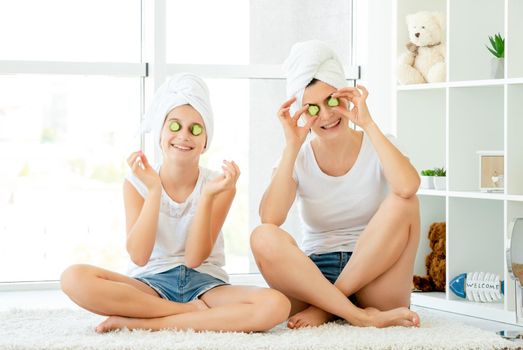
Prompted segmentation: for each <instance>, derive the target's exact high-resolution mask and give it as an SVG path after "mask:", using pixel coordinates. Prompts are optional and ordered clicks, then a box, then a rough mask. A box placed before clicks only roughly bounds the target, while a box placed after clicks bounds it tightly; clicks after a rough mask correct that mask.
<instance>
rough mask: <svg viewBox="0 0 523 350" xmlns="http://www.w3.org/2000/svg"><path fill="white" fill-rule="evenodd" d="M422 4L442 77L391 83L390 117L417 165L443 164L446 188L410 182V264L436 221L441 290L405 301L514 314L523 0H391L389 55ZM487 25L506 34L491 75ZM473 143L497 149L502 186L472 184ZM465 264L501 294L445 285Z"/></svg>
mask: <svg viewBox="0 0 523 350" xmlns="http://www.w3.org/2000/svg"><path fill="white" fill-rule="evenodd" d="M425 10H426V11H438V12H441V13H442V14H443V15H444V18H445V22H446V33H445V35H446V41H445V45H446V49H447V55H446V64H447V81H446V82H444V83H437V84H416V85H395V86H394V87H393V89H394V94H393V95H394V97H395V98H394V99H393V100H394V110H395V111H394V117H395V125H396V133H397V137H398V142H399V144H400V145H401V147H402V149H403V150H404V151H405V153H406V154H407V155H408V156H409V158H410V160H411V162H412V163H413V165H414V166H415V167H416V169H418V171H420V170H421V169H427V168H434V167H445V168H446V169H447V190H446V191H437V190H420V191H419V192H418V197H419V199H420V203H421V240H420V247H419V249H418V255H417V259H416V265H415V274H417V275H425V274H426V271H425V257H426V255H427V254H428V253H429V250H430V248H429V246H428V241H427V237H426V236H427V232H428V228H429V226H430V225H431V224H432V223H433V222H441V221H445V222H446V223H447V276H446V278H447V288H446V289H447V290H446V292H444V293H441V292H440V293H438V292H432V293H413V296H412V303H413V304H415V305H420V306H425V307H431V308H436V309H440V310H444V311H451V312H455V313H461V314H466V315H469V316H474V317H480V318H485V319H490V320H495V321H500V322H507V323H513V324H516V317H515V311H514V300H515V299H514V298H515V297H514V291H515V289H514V281H512V280H511V279H510V277H509V275H508V271H507V266H506V262H505V249H506V244H507V240H506V237H507V230H508V226H509V224H510V222H511V221H512V220H513V218H514V217H521V216H523V1H521V0H423V1H420V0H396V6H395V11H396V13H395V14H394V15H393V16H394V19H393V30H392V33H393V43H394V42H395V43H396V50H395V52H394V53H393V55H394V56H393V62H394V64H395V65H396V62H397V57H398V56H399V54H400V53H402V52H403V51H404V50H405V44H406V43H407V42H408V33H407V25H406V22H405V17H406V15H407V14H411V13H415V12H418V11H425ZM496 33H501V34H502V36H503V37H505V39H506V40H505V67H504V68H505V69H504V77H503V78H499V79H494V77H493V72H492V68H491V60H492V57H493V56H492V55H491V53H490V52H489V51H488V50H487V49H486V47H485V45H487V44H488V36H489V35H494V34H496ZM394 71H395V69H394ZM480 150H492V151H503V152H504V154H505V165H504V166H505V169H504V175H505V190H504V192H501V193H500V192H498V193H484V192H480V191H479V178H478V177H479V170H478V167H479V164H478V163H479V161H478V156H477V154H476V152H477V151H480ZM471 271H485V272H494V273H496V274H499V276H500V277H501V278H502V279H503V280H504V281H505V294H504V298H503V300H502V302H500V303H476V302H470V301H467V300H464V299H461V298H459V297H457V296H456V295H454V294H453V293H452V292H451V291H450V289H449V288H448V283H449V281H450V280H451V279H452V278H454V277H455V276H457V275H459V274H461V273H464V272H471Z"/></svg>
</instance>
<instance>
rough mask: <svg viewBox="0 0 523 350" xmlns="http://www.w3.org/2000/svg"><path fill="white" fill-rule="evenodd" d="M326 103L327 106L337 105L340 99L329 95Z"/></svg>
mask: <svg viewBox="0 0 523 350" xmlns="http://www.w3.org/2000/svg"><path fill="white" fill-rule="evenodd" d="M327 105H329V107H337V106H339V105H340V100H338V98H336V97H332V96H331V97H329V100H328V101H327Z"/></svg>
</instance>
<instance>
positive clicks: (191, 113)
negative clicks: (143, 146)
mask: <svg viewBox="0 0 523 350" xmlns="http://www.w3.org/2000/svg"><path fill="white" fill-rule="evenodd" d="M206 139H207V134H206V132H205V126H204V123H203V119H202V117H201V115H200V113H198V112H197V111H196V110H195V109H194V108H193V107H192V106H190V105H183V106H178V107H176V108H174V109H173V110H172V111H170V112H169V114H167V117H166V118H165V122H164V124H163V128H162V133H161V136H160V145H161V147H162V152H163V157H164V159H165V160H167V159H170V160H177V159H178V160H179V159H185V160H187V159H194V157H199V156H200V154H202V152H203V151H204V149H205V143H206Z"/></svg>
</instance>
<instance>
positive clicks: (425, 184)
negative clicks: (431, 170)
mask: <svg viewBox="0 0 523 350" xmlns="http://www.w3.org/2000/svg"><path fill="white" fill-rule="evenodd" d="M420 177H421V184H420V187H421V188H423V189H425V190H433V189H434V181H433V180H432V178H433V177H434V176H423V175H422V176H420Z"/></svg>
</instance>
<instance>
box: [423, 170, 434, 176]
mask: <svg viewBox="0 0 523 350" xmlns="http://www.w3.org/2000/svg"><path fill="white" fill-rule="evenodd" d="M421 176H434V170H432V169H425V170H422V171H421Z"/></svg>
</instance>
